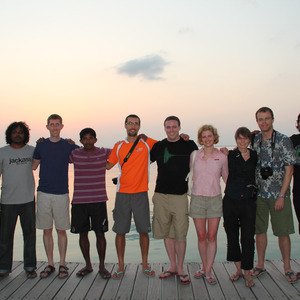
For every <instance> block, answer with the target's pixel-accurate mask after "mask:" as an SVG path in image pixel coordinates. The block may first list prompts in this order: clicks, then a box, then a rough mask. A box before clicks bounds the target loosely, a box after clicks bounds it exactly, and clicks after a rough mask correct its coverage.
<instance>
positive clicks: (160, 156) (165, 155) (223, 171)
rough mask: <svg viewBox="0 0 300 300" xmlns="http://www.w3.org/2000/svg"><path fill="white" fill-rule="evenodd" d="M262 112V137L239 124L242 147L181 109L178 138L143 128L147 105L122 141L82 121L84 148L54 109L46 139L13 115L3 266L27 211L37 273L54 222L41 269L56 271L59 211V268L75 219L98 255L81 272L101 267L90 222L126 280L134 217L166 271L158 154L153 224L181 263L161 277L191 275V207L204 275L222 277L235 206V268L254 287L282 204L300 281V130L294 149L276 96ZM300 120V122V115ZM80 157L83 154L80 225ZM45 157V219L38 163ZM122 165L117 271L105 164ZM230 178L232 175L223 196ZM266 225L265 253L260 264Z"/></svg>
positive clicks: (172, 123)
mask: <svg viewBox="0 0 300 300" xmlns="http://www.w3.org/2000/svg"><path fill="white" fill-rule="evenodd" d="M256 121H257V124H258V126H259V128H260V132H259V133H258V134H256V135H255V136H254V138H253V135H252V134H251V132H250V131H249V129H247V128H245V127H241V128H239V129H238V130H237V131H236V133H235V140H236V143H237V148H236V149H234V150H230V151H228V150H227V149H221V150H222V151H220V150H219V149H217V148H215V144H217V143H218V141H219V135H218V132H217V129H216V128H214V127H213V126H211V125H204V126H202V127H201V128H200V129H199V130H198V135H197V138H198V143H199V145H201V146H203V147H201V149H200V150H198V147H197V145H196V143H195V142H194V141H192V140H190V139H189V137H188V136H187V135H185V134H180V130H181V127H180V126H181V123H180V120H179V118H178V117H176V116H169V117H167V118H166V119H165V121H164V130H165V133H166V138H165V139H163V140H162V141H156V140H154V139H151V138H149V137H147V136H145V135H139V130H140V126H141V121H140V118H139V117H138V116H137V115H129V116H127V117H126V119H125V129H126V132H127V137H126V139H125V140H124V141H121V142H118V143H116V144H115V145H114V147H113V149H107V148H98V147H96V146H95V143H96V142H97V138H96V133H95V131H94V130H93V129H91V128H85V129H83V130H82V131H81V132H80V142H81V143H82V145H83V147H81V148H79V147H78V146H77V145H75V144H74V143H72V142H70V141H67V140H64V139H61V138H60V132H61V129H62V128H63V122H62V119H61V117H60V116H59V115H51V116H50V117H49V118H48V120H47V126H46V127H47V129H48V130H49V132H50V137H49V138H48V139H45V140H43V141H40V142H39V143H37V145H36V148H35V149H34V147H31V146H28V145H27V143H28V141H29V129H28V126H27V125H26V124H25V123H23V122H15V123H12V124H11V125H10V126H9V127H8V129H7V131H6V141H7V143H8V144H9V145H8V146H6V147H3V148H1V149H0V174H1V175H2V195H1V208H2V218H1V228H0V276H6V275H7V274H8V273H10V272H11V268H12V250H13V233H14V228H15V224H16V220H17V217H18V216H20V221H21V226H22V229H23V235H24V250H25V251H24V269H25V271H26V272H27V277H28V278H34V277H36V276H37V273H36V271H35V269H36V254H35V226H36V227H37V228H39V229H42V230H43V231H44V234H43V241H44V246H45V250H46V254H47V258H48V266H47V267H46V268H45V269H44V270H43V271H42V272H41V273H40V276H41V277H42V278H45V277H48V276H50V275H51V274H52V273H53V272H54V271H55V266H54V260H53V244H54V242H53V236H52V230H53V221H54V224H55V228H56V231H57V236H58V249H59V254H60V262H59V275H58V277H59V278H65V277H67V276H68V268H67V266H66V262H65V258H66V251H67V235H66V230H68V229H70V228H71V232H72V233H79V245H80V248H81V251H82V254H83V256H84V259H85V262H86V266H85V267H84V268H83V269H81V270H79V271H78V272H77V276H81V277H83V276H86V275H87V274H88V273H90V272H92V271H93V269H92V264H91V260H90V255H89V249H90V244H89V239H88V232H89V231H90V230H93V231H95V234H96V239H97V242H96V247H97V251H98V254H99V260H100V264H99V274H100V276H102V278H105V279H108V278H110V277H112V278H114V279H121V278H122V277H123V276H124V274H125V261H124V257H125V248H126V233H128V232H129V231H130V225H131V219H132V216H133V218H134V222H135V225H136V230H137V232H138V233H139V238H140V248H141V256H142V268H143V273H144V274H145V276H149V277H153V276H155V272H154V271H153V270H152V269H151V266H150V265H149V263H148V252H149V235H148V233H149V232H150V231H151V223H150V209H149V199H148V192H147V191H148V180H149V166H150V163H152V162H156V163H157V170H158V172H157V179H156V186H155V192H154V195H153V199H152V201H153V222H152V230H153V237H154V238H157V239H163V240H164V245H165V248H166V251H167V254H168V257H169V260H170V267H169V268H168V269H166V270H164V271H163V272H162V273H161V274H160V275H159V278H161V279H166V278H170V277H173V276H177V277H178V279H179V281H180V283H182V284H189V283H190V278H189V276H188V275H187V274H186V273H185V271H184V268H183V262H184V258H185V251H186V237H187V232H188V227H189V216H190V217H191V218H192V219H193V221H194V225H195V228H196V232H197V237H198V248H199V254H200V257H201V261H202V267H201V269H200V270H199V271H197V272H196V273H195V274H194V277H195V278H198V279H199V278H205V280H206V281H207V283H208V284H216V283H217V281H216V279H215V278H214V276H213V274H212V267H213V263H214V260H215V256H216V251H217V232H218V227H219V222H220V219H221V216H222V215H223V218H224V228H225V231H226V234H227V240H228V249H227V260H229V261H233V262H235V265H236V268H237V270H236V273H235V274H233V275H232V276H231V277H230V278H231V280H233V281H236V280H238V279H239V278H241V277H242V275H243V276H244V278H245V284H246V286H247V287H252V286H254V281H253V280H252V278H253V277H257V276H260V275H261V274H263V273H265V272H266V269H265V268H264V259H265V250H266V247H267V228H268V219H269V214H270V215H271V222H272V229H273V233H274V235H276V236H278V239H279V248H280V251H281V254H282V259H283V263H284V273H285V276H286V278H287V280H288V281H289V282H291V283H295V282H297V274H295V273H294V272H293V271H292V269H291V266H290V249H291V245H290V238H289V235H290V234H291V233H293V232H294V227H293V218H292V209H291V204H290V203H291V201H290V195H289V185H290V181H291V178H292V175H293V166H294V165H295V164H296V156H295V149H298V150H297V151H298V152H297V153H298V154H297V155H298V156H297V159H298V164H299V147H300V146H299V144H300V143H299V136H300V135H295V136H293V137H292V141H293V143H294V147H295V149H294V147H293V145H292V141H291V140H290V139H289V138H288V137H286V136H285V135H282V134H280V133H279V132H277V131H275V130H274V129H273V121H274V115H273V112H272V110H271V109H270V108H268V107H262V108H260V109H259V110H258V111H257V112H256ZM297 122H298V123H297V124H298V125H297V128H298V129H299V117H298V121H297ZM251 141H252V148H251V149H250V148H249V144H250V143H251ZM297 147H298V148H297ZM69 163H73V164H74V195H73V200H72V210H71V224H70V221H69V194H68V164H69ZM39 165H40V180H39V186H38V189H37V201H36V202H37V204H36V206H37V209H36V224H35V196H34V195H35V194H34V181H33V175H32V169H36V168H37V167H38V166H39ZM114 165H118V167H119V170H120V175H119V176H118V178H117V180H116V184H117V192H116V199H115V208H114V210H113V219H114V225H113V228H112V230H113V231H114V232H115V233H116V239H115V244H116V250H117V257H118V268H117V270H116V271H115V272H114V273H113V274H110V273H109V272H108V270H106V268H105V265H104V260H105V250H106V240H105V232H106V231H107V230H108V221H107V208H106V201H107V200H108V199H107V194H106V189H105V172H106V170H109V169H111V168H112V167H113V166H114ZM297 167H298V168H299V166H297ZM296 174H297V175H296ZM296 176H298V177H299V170H298V173H297V172H296V167H295V177H294V190H293V191H294V204H295V209H296V215H297V217H298V218H299V216H300V212H299V206H300V204H299V202H300V200H299V188H297V184H295V181H296V180H297V178H298V177H296ZM221 177H222V179H223V181H224V182H225V183H226V188H225V192H224V198H223V199H222V193H221V185H220V178H221ZM298 179H299V178H298ZM298 182H299V180H298ZM188 183H189V184H188ZM188 185H189V186H190V191H189V194H190V196H191V200H190V206H189V201H188V194H187V192H188ZM24 190H25V192H24ZM29 211H30V213H29ZM25 216H26V218H25ZM29 216H30V217H29ZM28 219H30V220H28ZM29 223H30V224H29ZM240 234H241V238H239V235H240ZM255 234H256V246H257V254H258V261H257V265H256V266H255V267H254V268H253V266H254V265H253V263H254V247H255V243H254V236H255ZM243 270H244V271H243ZM298 276H299V275H298Z"/></svg>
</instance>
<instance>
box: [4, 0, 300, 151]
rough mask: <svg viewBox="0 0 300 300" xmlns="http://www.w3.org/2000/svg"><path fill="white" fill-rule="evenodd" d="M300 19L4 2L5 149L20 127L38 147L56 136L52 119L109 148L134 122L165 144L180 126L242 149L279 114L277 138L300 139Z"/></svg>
mask: <svg viewBox="0 0 300 300" xmlns="http://www.w3.org/2000/svg"><path fill="white" fill-rule="evenodd" d="M299 15H300V1H299V0H261V1H258V0H257V1H256V0H184V1H183V0H182V1H181V0H159V1H158V0H151V1H148V0H143V1H142V0H109V1H108V0H107V1H104V0H51V1H50V0H48V1H46V0H1V1H0V37H1V47H0V70H1V72H0V99H1V118H0V146H4V145H5V130H6V128H7V126H8V125H9V124H10V123H12V122H14V121H26V122H27V124H28V125H29V127H30V128H31V140H30V143H31V144H33V145H34V144H35V141H36V139H37V138H38V137H40V136H44V137H47V136H48V132H47V130H46V127H45V125H46V120H47V117H48V116H49V115H50V114H52V113H57V114H59V115H61V116H62V118H63V122H64V125H65V127H64V129H63V131H62V136H63V137H69V138H72V139H73V140H75V141H76V142H78V140H79V131H80V130H81V129H83V128H85V127H92V128H94V129H95V130H96V132H97V135H98V136H97V137H98V143H97V145H98V146H104V147H112V146H113V145H114V143H115V142H116V141H119V140H121V139H123V138H124V137H125V136H126V132H125V129H124V119H125V117H126V116H127V115H128V114H131V113H134V114H137V115H139V116H140V118H141V125H142V126H141V131H140V132H143V133H145V134H147V135H148V136H150V137H153V138H155V139H163V138H164V137H165V133H164V129H163V121H164V119H165V118H166V117H167V116H169V115H176V116H178V117H179V118H180V119H181V122H182V126H181V129H182V132H184V133H187V134H189V135H190V137H191V138H192V139H194V140H196V134H197V130H198V128H199V127H201V126H202V125H203V124H212V125H214V126H215V127H216V128H217V129H218V131H219V134H220V143H219V144H220V145H233V144H234V138H233V136H234V132H235V130H236V129H237V128H238V127H240V126H246V127H248V128H250V129H251V130H252V129H256V128H257V124H256V122H255V117H254V116H255V112H256V110H257V109H258V108H260V107H262V106H269V107H271V108H272V109H273V111H274V114H275V123H274V128H275V129H277V130H279V131H280V132H282V133H285V134H287V135H291V134H293V133H296V129H295V120H296V118H297V116H298V114H299V112H300V109H299V108H300V105H299V98H300V89H299V78H300V18H299Z"/></svg>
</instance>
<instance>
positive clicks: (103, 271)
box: [99, 269, 111, 279]
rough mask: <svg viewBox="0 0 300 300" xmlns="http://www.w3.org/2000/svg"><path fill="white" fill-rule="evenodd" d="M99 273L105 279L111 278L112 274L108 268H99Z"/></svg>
mask: <svg viewBox="0 0 300 300" xmlns="http://www.w3.org/2000/svg"><path fill="white" fill-rule="evenodd" d="M99 274H100V276H101V277H102V278H103V279H109V278H111V274H110V273H109V272H108V271H107V270H106V269H103V270H99Z"/></svg>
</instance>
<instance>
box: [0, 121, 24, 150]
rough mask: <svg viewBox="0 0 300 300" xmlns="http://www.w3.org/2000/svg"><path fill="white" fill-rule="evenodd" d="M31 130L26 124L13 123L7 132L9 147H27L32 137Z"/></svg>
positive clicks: (6, 137)
mask: <svg viewBox="0 0 300 300" xmlns="http://www.w3.org/2000/svg"><path fill="white" fill-rule="evenodd" d="M29 130H30V129H29V127H28V125H27V124H26V123H25V122H14V123H11V124H10V125H9V126H8V127H7V129H6V131H5V139H6V143H7V144H9V145H12V144H14V145H26V144H27V143H28V141H29V137H30V134H29Z"/></svg>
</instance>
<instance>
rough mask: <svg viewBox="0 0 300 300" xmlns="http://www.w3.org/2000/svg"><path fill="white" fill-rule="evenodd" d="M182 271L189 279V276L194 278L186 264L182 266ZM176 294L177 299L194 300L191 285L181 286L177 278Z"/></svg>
mask: <svg viewBox="0 0 300 300" xmlns="http://www.w3.org/2000/svg"><path fill="white" fill-rule="evenodd" d="M183 270H184V272H185V273H186V274H187V275H188V276H189V277H190V278H191V276H194V274H190V273H189V270H188V268H187V265H186V264H184V265H183ZM177 293H178V299H186V300H193V299H194V294H193V288H192V283H190V284H185V285H184V284H181V283H180V279H179V278H177Z"/></svg>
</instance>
